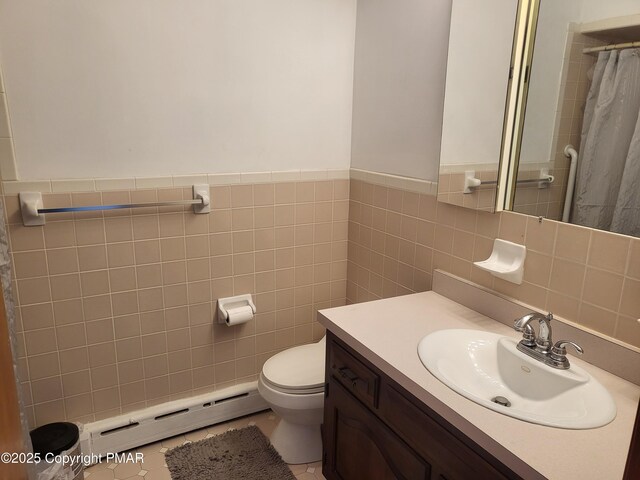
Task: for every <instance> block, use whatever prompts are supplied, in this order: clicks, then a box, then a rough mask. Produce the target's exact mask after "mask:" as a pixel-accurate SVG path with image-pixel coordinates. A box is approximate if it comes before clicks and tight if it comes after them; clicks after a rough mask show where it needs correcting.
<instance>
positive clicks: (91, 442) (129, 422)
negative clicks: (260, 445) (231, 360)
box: [80, 382, 269, 456]
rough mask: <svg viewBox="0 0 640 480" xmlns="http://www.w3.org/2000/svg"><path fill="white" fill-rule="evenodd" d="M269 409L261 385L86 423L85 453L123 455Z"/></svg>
mask: <svg viewBox="0 0 640 480" xmlns="http://www.w3.org/2000/svg"><path fill="white" fill-rule="evenodd" d="M267 408H269V406H268V405H267V403H266V402H265V401H264V400H263V399H262V397H261V396H260V394H259V393H258V382H249V383H243V384H241V385H234V386H232V387H229V388H225V389H223V390H217V391H214V392H211V393H205V394H202V395H198V396H195V397H189V398H184V399H181V400H174V401H171V402H167V403H163V404H160V405H155V406H153V407H149V408H145V409H143V410H138V411H135V412H131V413H127V414H125V415H119V416H117V417H111V418H107V419H105V420H100V421H98V422H92V423H87V424H85V425H84V428H83V430H82V434H81V435H80V442H81V448H82V453H83V454H85V455H96V456H97V455H106V454H107V453H117V452H123V451H125V450H130V449H132V448H136V447H140V446H142V445H146V444H147V443H152V442H157V441H158V440H162V439H164V438H168V437H172V436H174V435H180V434H182V433H185V432H189V431H191V430H197V429H199V428H204V427H206V426H209V425H213V424H215V423H220V422H226V421H228V420H232V419H234V418H238V417H241V416H243V415H249V414H251V413H255V412H260V411H262V410H266V409H267Z"/></svg>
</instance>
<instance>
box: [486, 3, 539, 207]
mask: <svg viewBox="0 0 640 480" xmlns="http://www.w3.org/2000/svg"><path fill="white" fill-rule="evenodd" d="M539 11H540V0H520V4H519V7H518V16H517V18H516V29H515V32H516V33H515V38H514V48H513V59H512V65H513V72H512V77H513V78H512V82H511V84H510V85H509V91H508V93H507V105H506V109H505V122H504V129H503V137H502V150H501V152H500V163H499V166H498V186H497V191H496V204H495V210H494V211H495V212H502V211H504V210H512V209H513V201H514V198H515V193H516V189H515V187H516V180H517V176H518V167H519V166H520V147H521V143H522V132H523V129H524V121H525V114H526V110H527V97H528V94H529V79H530V72H531V64H532V62H533V51H534V46H535V38H536V30H537V26H538V13H539Z"/></svg>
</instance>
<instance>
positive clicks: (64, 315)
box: [4, 180, 349, 425]
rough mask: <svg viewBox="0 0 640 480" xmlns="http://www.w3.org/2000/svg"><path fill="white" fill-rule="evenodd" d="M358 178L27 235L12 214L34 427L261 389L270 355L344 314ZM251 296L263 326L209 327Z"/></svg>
mask: <svg viewBox="0 0 640 480" xmlns="http://www.w3.org/2000/svg"><path fill="white" fill-rule="evenodd" d="M191 195H192V194H191V188H152V189H139V190H118V191H115V190H114V191H103V192H95V191H94V192H76V193H47V194H44V195H43V203H44V205H45V207H56V206H59V207H62V206H71V205H73V206H80V205H94V204H95V205H100V204H114V203H129V202H133V203H144V202H155V201H163V200H180V199H190V198H191ZM348 198H349V181H348V180H324V181H296V182H287V181H283V182H278V183H259V184H258V183H256V184H239V185H226V186H224V185H220V186H212V187H211V200H212V211H211V213H210V214H208V215H206V214H203V215H195V214H193V213H192V210H191V209H190V208H188V207H160V208H140V209H136V210H117V211H105V212H104V213H103V212H93V213H74V214H57V215H56V214H51V215H48V216H47V223H46V225H44V226H43V227H24V226H22V220H21V216H20V212H19V208H18V199H17V195H15V194H6V195H5V196H4V204H5V208H6V215H7V221H8V230H9V236H10V246H11V252H12V260H13V267H14V268H13V274H14V285H13V290H14V295H15V297H16V305H17V306H18V331H19V333H18V345H19V352H18V357H19V360H18V362H19V371H20V379H21V381H22V382H23V383H22V386H23V391H24V398H25V400H26V404H27V413H28V417H29V419H30V423H31V425H41V424H43V423H47V422H49V421H53V420H61V419H69V420H76V421H82V422H87V421H92V420H96V419H101V418H105V417H109V416H113V415H117V414H120V413H124V412H127V411H132V410H136V409H139V408H143V407H145V406H149V405H153V404H157V403H161V402H164V401H167V400H170V399H175V398H180V397H185V396H190V395H193V394H197V393H201V392H204V391H210V390H212V389H218V388H223V387H226V386H229V385H233V384H235V383H240V382H245V381H251V380H255V379H256V378H257V373H258V372H259V371H260V369H261V367H262V364H263V363H264V361H265V360H266V359H267V358H268V357H270V356H271V355H273V354H274V353H276V352H278V351H280V350H282V349H284V348H287V347H290V346H293V345H298V344H302V343H308V342H311V341H313V340H318V339H319V338H321V337H322V335H323V333H324V332H323V330H322V327H321V326H320V325H319V324H317V323H316V322H315V312H316V310H317V309H319V308H327V307H330V306H337V305H342V304H344V303H345V291H346V274H347V234H348ZM242 293H252V294H253V295H254V300H255V303H256V306H257V314H256V315H255V318H254V320H252V321H250V322H249V323H246V324H244V325H241V326H237V327H227V326H225V325H220V324H217V323H216V322H215V315H216V313H215V312H216V301H217V299H218V298H220V297H227V296H231V295H236V294H242Z"/></svg>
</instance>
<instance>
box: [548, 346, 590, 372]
mask: <svg viewBox="0 0 640 480" xmlns="http://www.w3.org/2000/svg"><path fill="white" fill-rule="evenodd" d="M565 345H571V346H572V347H573V348H575V349H576V352H578V353H579V354H583V353H584V350H583V349H582V347H581V346H580V345H578V344H577V343H575V342H570V341H568V340H560V341H559V342H556V343H555V345H554V346H553V348H552V349H551V353H549V357H548V358H547V361H546V362H545V363H546V364H547V365H550V366H552V367H554V368H562V369H565V370H566V369H567V368H569V367H570V364H569V359H567V349H566V348H565Z"/></svg>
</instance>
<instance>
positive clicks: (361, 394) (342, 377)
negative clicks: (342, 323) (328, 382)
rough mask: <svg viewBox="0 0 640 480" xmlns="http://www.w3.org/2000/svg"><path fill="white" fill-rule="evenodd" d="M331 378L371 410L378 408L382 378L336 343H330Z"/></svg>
mask: <svg viewBox="0 0 640 480" xmlns="http://www.w3.org/2000/svg"><path fill="white" fill-rule="evenodd" d="M329 369H330V374H331V376H332V377H333V378H334V379H335V380H337V381H338V382H340V383H341V384H342V385H344V387H345V388H346V389H347V390H349V391H350V392H351V393H352V394H353V395H355V396H356V397H357V398H358V399H359V400H361V401H362V402H363V403H364V404H365V405H367V406H369V407H371V408H377V407H378V386H379V384H380V377H379V376H378V375H377V374H376V373H374V372H373V371H372V370H371V369H369V368H368V367H366V366H365V365H364V364H363V363H362V362H361V361H360V360H358V359H356V358H355V357H354V356H353V355H351V354H350V353H347V351H346V350H344V349H343V348H342V347H341V346H339V345H337V344H336V343H335V342H331V343H330V348H329Z"/></svg>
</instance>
